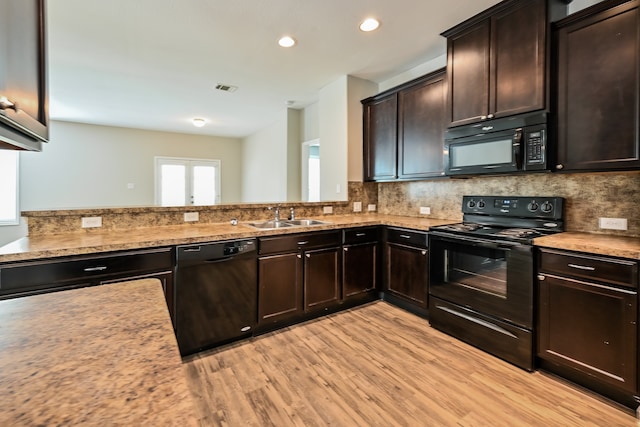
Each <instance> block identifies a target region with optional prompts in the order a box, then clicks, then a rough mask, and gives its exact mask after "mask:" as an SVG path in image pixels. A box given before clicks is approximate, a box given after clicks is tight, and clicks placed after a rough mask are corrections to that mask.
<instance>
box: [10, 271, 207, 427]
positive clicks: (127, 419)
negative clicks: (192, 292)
mask: <svg viewBox="0 0 640 427" xmlns="http://www.w3.org/2000/svg"><path fill="white" fill-rule="evenodd" d="M0 383H1V384H2V387H0V401H2V409H0V425H4V426H9V425H11V426H17V425H153V426H172V425H175V426H185V425H195V424H196V420H195V415H194V413H193V402H192V397H191V395H190V392H189V389H188V385H187V382H186V377H185V374H184V371H183V368H182V365H181V359H180V354H179V351H178V346H177V344H176V340H175V335H174V334H173V329H172V326H171V320H170V318H169V313H168V311H167V306H166V303H165V301H164V296H163V292H162V287H161V284H160V282H159V281H158V280H155V279H144V280H137V281H130V282H122V283H117V284H110V285H102V286H94V287H88V288H82V289H75V290H68V291H63V292H54V293H49V294H44V295H35V296H30V297H24V298H16V299H12V300H6V301H0Z"/></svg>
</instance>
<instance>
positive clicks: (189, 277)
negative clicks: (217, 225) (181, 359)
mask: <svg viewBox="0 0 640 427" xmlns="http://www.w3.org/2000/svg"><path fill="white" fill-rule="evenodd" d="M256 254H257V252H256V241H255V239H245V240H234V241H224V242H216V243H207V244H198V245H184V246H178V247H177V251H176V257H177V269H176V285H175V293H176V336H177V338H178V346H179V347H180V354H182V355H183V356H184V355H187V354H191V353H195V352H197V351H200V350H203V349H206V348H209V347H213V346H215V345H219V344H224V343H226V342H231V341H234V340H236V339H240V338H244V337H247V336H250V335H251V334H252V332H253V331H252V330H253V328H254V326H255V324H256V321H257V320H256V317H257V289H258V287H257V256H256Z"/></svg>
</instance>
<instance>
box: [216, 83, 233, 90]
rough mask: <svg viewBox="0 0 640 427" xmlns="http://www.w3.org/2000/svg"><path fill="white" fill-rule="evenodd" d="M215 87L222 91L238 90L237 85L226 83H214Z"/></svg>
mask: <svg viewBox="0 0 640 427" xmlns="http://www.w3.org/2000/svg"><path fill="white" fill-rule="evenodd" d="M216 89H218V90H221V91H223V92H235V91H236V90H238V86H232V85H226V84H224V83H218V84H217V85H216Z"/></svg>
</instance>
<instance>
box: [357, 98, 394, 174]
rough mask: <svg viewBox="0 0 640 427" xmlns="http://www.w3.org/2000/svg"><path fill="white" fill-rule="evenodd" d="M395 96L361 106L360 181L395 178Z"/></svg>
mask: <svg viewBox="0 0 640 427" xmlns="http://www.w3.org/2000/svg"><path fill="white" fill-rule="evenodd" d="M397 106H398V101H397V96H396V94H395V93H394V94H392V95H389V96H386V97H384V98H381V99H377V100H374V101H371V102H368V103H365V104H364V110H363V114H364V127H363V132H364V179H365V180H366V181H373V180H389V179H395V178H396V177H397V166H396V163H397V151H398V149H397V121H398V119H397V109H398V108H397Z"/></svg>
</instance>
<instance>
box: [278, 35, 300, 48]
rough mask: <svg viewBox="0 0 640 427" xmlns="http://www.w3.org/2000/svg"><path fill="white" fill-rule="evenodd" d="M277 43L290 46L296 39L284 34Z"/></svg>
mask: <svg viewBox="0 0 640 427" xmlns="http://www.w3.org/2000/svg"><path fill="white" fill-rule="evenodd" d="M278 44H279V45H280V46H282V47H291V46H293V45H295V44H296V41H295V40H294V39H293V38H292V37H289V36H284V37H282V38H281V39H280V40H278Z"/></svg>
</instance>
